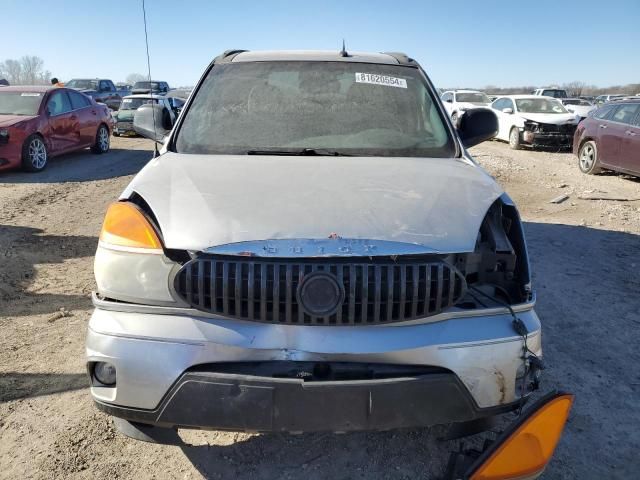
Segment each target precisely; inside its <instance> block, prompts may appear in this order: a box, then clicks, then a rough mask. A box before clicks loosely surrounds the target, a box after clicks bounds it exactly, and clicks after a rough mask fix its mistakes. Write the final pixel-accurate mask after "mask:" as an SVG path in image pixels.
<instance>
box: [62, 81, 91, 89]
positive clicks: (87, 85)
mask: <svg viewBox="0 0 640 480" xmlns="http://www.w3.org/2000/svg"><path fill="white" fill-rule="evenodd" d="M66 86H67V87H69V88H78V89H81V90H97V89H98V80H69V81H68V82H67V84H66Z"/></svg>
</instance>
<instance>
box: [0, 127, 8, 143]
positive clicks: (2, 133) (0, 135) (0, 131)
mask: <svg viewBox="0 0 640 480" xmlns="http://www.w3.org/2000/svg"><path fill="white" fill-rule="evenodd" d="M6 143H9V130H7V129H6V128H0V144H6Z"/></svg>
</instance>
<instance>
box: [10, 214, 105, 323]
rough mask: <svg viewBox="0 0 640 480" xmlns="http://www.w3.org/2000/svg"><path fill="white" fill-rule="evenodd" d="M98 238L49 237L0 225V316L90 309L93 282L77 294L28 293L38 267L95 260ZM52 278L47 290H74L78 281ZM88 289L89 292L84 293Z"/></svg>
mask: <svg viewBox="0 0 640 480" xmlns="http://www.w3.org/2000/svg"><path fill="white" fill-rule="evenodd" d="M97 245H98V238H97V237H93V236H80V235H69V236H67V235H46V234H43V231H42V230H40V229H37V228H30V227H22V226H14V225H0V265H1V268H0V315H3V316H21V315H37V314H43V313H51V312H55V311H58V310H59V309H60V308H66V309H69V308H90V306H91V299H90V295H89V293H90V290H91V288H92V286H93V282H91V283H89V282H90V279H89V281H88V282H87V283H89V284H88V285H86V288H85V286H84V285H83V286H82V288H78V290H80V291H79V292H78V293H66V292H65V293H38V292H34V291H29V289H30V287H32V286H33V284H34V282H35V277H36V275H37V270H36V265H39V264H60V263H63V262H64V261H65V260H69V259H74V258H82V257H93V255H94V254H95V250H96V246H97ZM62 277H65V275H64V272H61V274H60V278H57V277H55V278H52V279H51V281H50V283H49V284H48V285H47V287H49V286H50V287H52V288H54V289H57V288H59V287H60V286H61V285H60V284H62V287H65V288H63V289H64V290H68V289H72V288H73V282H77V280H78V279H76V278H66V277H65V278H62ZM63 282H64V283H63ZM83 290H86V291H83Z"/></svg>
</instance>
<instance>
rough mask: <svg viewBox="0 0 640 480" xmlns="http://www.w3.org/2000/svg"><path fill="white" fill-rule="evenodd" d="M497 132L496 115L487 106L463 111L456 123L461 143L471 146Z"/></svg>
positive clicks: (491, 136) (493, 135)
mask: <svg viewBox="0 0 640 480" xmlns="http://www.w3.org/2000/svg"><path fill="white" fill-rule="evenodd" d="M497 134H498V117H496V114H495V113H493V112H492V111H491V110H489V109H487V108H472V109H469V110H467V111H466V112H464V115H462V117H460V121H459V124H458V135H460V140H462V144H463V145H464V146H465V147H466V148H469V147H473V146H474V145H477V144H479V143H482V142H484V141H485V140H489V139H490V138H493V137H495V136H496V135H497Z"/></svg>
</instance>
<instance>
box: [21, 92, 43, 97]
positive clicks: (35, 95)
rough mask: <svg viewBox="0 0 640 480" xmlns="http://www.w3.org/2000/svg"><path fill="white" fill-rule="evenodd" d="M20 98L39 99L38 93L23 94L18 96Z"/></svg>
mask: <svg viewBox="0 0 640 480" xmlns="http://www.w3.org/2000/svg"><path fill="white" fill-rule="evenodd" d="M20 96H21V97H39V96H40V94H39V93H31V92H25V93H21V94H20Z"/></svg>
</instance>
